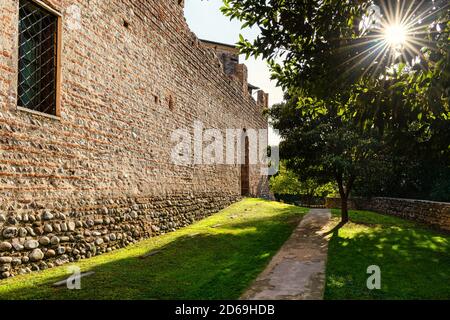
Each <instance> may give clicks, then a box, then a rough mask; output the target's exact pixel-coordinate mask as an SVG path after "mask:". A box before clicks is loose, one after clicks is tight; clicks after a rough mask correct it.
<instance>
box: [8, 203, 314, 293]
mask: <svg viewBox="0 0 450 320" xmlns="http://www.w3.org/2000/svg"><path fill="white" fill-rule="evenodd" d="M306 212H307V210H306V209H303V208H299V207H294V206H290V205H285V204H281V203H277V202H269V201H264V200H256V199H246V200H243V201H241V202H239V203H237V204H234V205H232V206H231V207H229V208H227V209H225V210H223V211H221V212H220V213H218V214H216V215H214V216H212V217H210V218H207V219H205V220H202V221H200V222H198V223H196V224H194V225H192V226H190V227H187V228H184V229H181V230H178V231H177V232H173V233H170V234H166V235H164V236H160V237H155V238H151V239H148V240H145V241H143V242H140V243H138V244H136V245H133V246H130V247H128V248H125V249H122V250H118V251H115V252H112V253H109V254H105V255H102V256H98V257H94V258H91V259H88V260H83V261H80V262H79V263H77V266H79V267H80V268H81V269H82V271H83V272H86V271H95V274H94V275H93V276H90V277H87V278H83V279H82V283H81V284H82V289H81V290H67V289H66V288H53V287H52V284H53V283H54V282H56V281H59V280H63V279H65V278H66V277H67V267H68V266H69V265H66V266H62V267H59V268H55V269H50V270H46V271H43V272H39V273H33V274H28V275H25V276H18V277H16V278H11V279H7V280H4V281H1V282H0V299H175V300H176V299H237V298H239V297H240V295H241V294H242V293H243V292H244V291H245V290H246V288H247V287H248V286H249V285H250V284H251V283H252V282H253V280H255V279H256V277H257V276H258V275H259V273H260V272H261V271H262V270H263V269H264V268H265V267H266V265H267V264H268V263H269V261H270V259H271V258H272V256H273V255H274V254H275V253H276V252H277V251H278V249H279V248H280V247H281V246H282V245H283V243H284V242H285V241H286V240H287V239H288V238H289V236H290V235H291V234H292V231H293V229H294V228H295V227H296V226H297V224H298V222H299V221H300V219H301V217H302V216H303V215H304V214H305V213H306ZM153 250H162V251H161V252H160V253H159V254H157V255H155V256H152V257H148V258H146V259H139V257H140V256H142V255H144V254H146V253H149V252H152V251H153Z"/></svg>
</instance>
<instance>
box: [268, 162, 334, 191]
mask: <svg viewBox="0 0 450 320" xmlns="http://www.w3.org/2000/svg"><path fill="white" fill-rule="evenodd" d="M270 189H271V191H272V192H273V193H275V194H279V195H304V196H310V197H319V198H325V197H326V196H328V195H329V194H331V193H334V192H336V188H335V186H334V184H333V183H327V184H321V183H318V182H317V181H315V180H313V179H306V180H302V181H300V180H299V179H298V175H297V174H296V173H295V172H294V171H292V170H288V169H286V167H285V166H284V165H283V164H281V166H280V171H279V173H278V174H277V175H276V176H274V177H272V178H271V179H270Z"/></svg>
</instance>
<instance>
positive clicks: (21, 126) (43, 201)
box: [0, 0, 267, 278]
mask: <svg viewBox="0 0 450 320" xmlns="http://www.w3.org/2000/svg"><path fill="white" fill-rule="evenodd" d="M18 2H19V1H18V0H1V1H0V22H1V26H2V27H1V28H0V278H6V277H10V276H14V275H17V274H23V273H28V272H31V271H35V270H42V269H46V268H50V267H53V266H57V265H62V264H64V263H67V262H69V261H71V262H72V261H76V260H78V259H83V258H89V257H92V256H94V255H98V254H101V253H104V252H109V251H111V250H114V249H118V248H121V247H124V246H126V245H128V244H130V243H134V242H137V241H139V240H141V239H144V238H147V237H150V236H155V235H159V234H161V233H165V232H168V231H173V230H175V229H177V228H180V227H183V226H186V225H188V224H190V223H192V222H194V221H195V220H199V219H202V218H204V217H206V216H208V215H210V214H212V213H215V212H217V211H218V210H220V209H222V208H224V207H226V206H227V205H229V204H231V203H233V202H235V201H236V200H238V199H239V198H240V195H241V194H240V174H241V171H240V167H239V166H238V165H232V166H229V165H209V166H176V165H174V164H172V163H171V161H170V155H171V150H172V147H173V143H171V141H170V135H171V133H172V131H173V130H175V129H179V128H192V126H193V123H194V121H196V120H198V121H201V122H203V123H204V125H205V127H208V128H218V129H225V128H238V129H242V128H254V129H260V128H262V129H267V120H266V119H265V118H264V117H263V116H262V111H263V110H262V109H263V108H264V107H265V105H264V103H257V102H255V101H254V99H253V98H252V97H251V96H250V95H248V94H247V93H246V92H245V90H243V86H242V81H245V79H240V80H241V81H237V79H236V77H233V76H227V75H226V74H225V73H224V71H223V68H222V66H221V64H220V62H219V60H218V59H217V57H216V56H215V54H214V52H213V51H211V49H207V48H206V47H204V46H203V45H202V44H201V43H200V42H199V40H198V39H197V38H196V37H195V35H194V34H193V33H192V32H191V31H190V30H189V28H188V26H187V24H186V21H185V19H184V15H183V1H178V0H164V1H162V0H160V1H157V0H145V1H144V0H108V1H104V0H90V1H85V0H48V1H44V2H45V3H47V4H48V5H50V6H51V7H53V8H54V9H56V10H57V11H59V12H60V13H61V14H62V16H63V49H62V52H63V53H62V89H61V91H62V92H61V94H62V104H61V117H60V119H59V120H58V119H51V118H47V117H41V116H37V115H33V114H29V113H27V112H23V111H19V110H17V108H16V100H17V88H16V87H17V54H18V53H17V52H18V48H17V46H18V40H17V39H18V35H17V33H18ZM78 8H79V9H80V10H78ZM77 12H81V25H77V24H76V22H77V20H76V18H77V17H76V14H77ZM74 21H75V23H74ZM79 27H81V28H79ZM250 182H251V183H250V184H251V193H252V195H254V196H263V195H265V194H267V178H265V177H261V176H260V174H259V167H258V166H251V169H250Z"/></svg>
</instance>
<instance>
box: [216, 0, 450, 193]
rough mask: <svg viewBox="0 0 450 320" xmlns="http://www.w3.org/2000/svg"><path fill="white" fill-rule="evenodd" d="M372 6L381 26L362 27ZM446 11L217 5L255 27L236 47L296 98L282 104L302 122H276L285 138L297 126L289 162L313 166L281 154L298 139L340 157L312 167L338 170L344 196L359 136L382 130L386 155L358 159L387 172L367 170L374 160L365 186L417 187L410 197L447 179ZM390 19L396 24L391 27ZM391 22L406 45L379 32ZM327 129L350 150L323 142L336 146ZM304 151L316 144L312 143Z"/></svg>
mask: <svg viewBox="0 0 450 320" xmlns="http://www.w3.org/2000/svg"><path fill="white" fill-rule="evenodd" d="M374 5H378V6H379V8H381V9H380V11H381V13H382V14H383V16H384V17H381V16H379V17H378V18H380V25H381V29H376V28H372V27H371V23H372V22H374V21H375V22H377V21H376V20H377V19H378V18H377V17H374V15H373V13H374V12H375V11H376V10H374ZM449 8H450V5H449V3H448V0H435V1H422V0H411V1H397V0H373V1H372V0H348V1H341V0H328V1H317V0H303V1H297V0H268V1H260V0H224V7H223V9H222V11H223V13H224V14H225V15H227V16H229V17H230V18H231V19H239V20H240V21H242V24H243V27H247V26H255V25H256V26H258V27H259V28H260V30H261V34H260V36H258V37H257V39H256V40H255V41H252V42H250V41H247V40H246V39H244V38H243V37H241V39H240V41H239V43H238V46H239V47H240V49H241V52H242V53H244V54H247V56H250V55H253V56H262V57H263V58H265V59H267V60H268V62H269V65H270V66H271V69H272V72H273V78H274V79H276V80H277V81H278V84H279V85H281V86H282V87H283V88H284V89H285V91H286V92H287V93H289V95H290V97H295V99H292V101H290V102H289V103H288V105H289V106H290V107H291V108H292V110H291V112H292V116H295V117H299V118H305V119H307V122H300V123H297V120H298V119H296V118H295V119H286V122H285V123H283V125H281V127H284V128H285V132H284V136H285V137H295V129H294V127H295V126H300V127H301V128H302V130H301V132H303V133H305V136H302V139H303V140H302V141H304V142H302V144H300V143H299V142H298V141H297V142H295V139H289V138H288V140H290V142H289V141H288V140H287V141H286V142H285V143H284V151H285V153H284V154H285V155H287V156H288V157H290V159H291V160H290V161H289V165H290V166H291V167H292V166H295V165H298V166H299V167H301V168H308V171H310V174H311V175H312V174H313V173H314V172H313V171H314V170H310V169H311V168H313V166H312V165H308V161H304V162H302V163H300V165H299V164H295V160H293V159H295V158H296V156H295V152H292V154H289V152H290V151H289V150H290V149H292V150H294V151H295V146H297V149H300V151H299V152H300V153H302V152H305V150H308V146H306V143H319V147H320V146H322V149H323V151H326V152H330V154H335V155H336V154H340V155H341V156H338V157H337V158H332V159H328V160H327V161H325V160H326V159H322V158H320V159H318V160H320V161H316V162H317V163H322V166H319V167H317V168H315V171H316V174H317V175H318V176H321V174H319V173H325V172H332V171H333V170H336V168H340V169H339V170H340V172H341V175H342V176H343V177H342V179H341V180H343V182H342V183H341V188H340V189H341V194H342V195H343V196H346V195H348V192H347V190H346V189H348V187H349V186H350V187H353V185H354V183H355V181H354V178H352V177H353V176H355V174H354V172H358V171H360V170H362V167H363V166H360V165H358V163H359V161H358V158H357V157H355V158H354V159H352V158H349V157H348V154H352V153H354V152H353V151H354V150H359V149H364V148H365V147H367V145H364V143H362V142H363V141H366V142H368V141H369V140H367V139H370V138H374V137H375V140H374V141H376V140H377V139H381V138H380V137H383V140H382V141H381V140H380V141H381V143H382V144H383V145H384V147H383V151H384V152H385V155H384V156H381V155H383V153H380V154H374V158H373V159H370V158H365V160H366V161H369V160H370V161H376V162H381V163H382V166H380V167H382V168H383V169H384V170H385V172H386V174H390V176H389V177H388V178H387V179H386V177H383V176H381V175H374V173H375V171H377V167H372V168H371V171H372V172H371V174H370V176H369V177H370V178H371V180H372V181H373V184H372V185H371V186H369V187H370V188H367V184H366V188H365V189H366V191H368V190H369V189H370V192H371V193H372V192H373V193H374V194H379V193H382V192H387V191H386V190H389V188H391V189H390V190H392V188H396V190H397V189H400V188H399V186H401V187H402V190H403V191H404V192H405V193H404V194H408V193H409V192H412V191H413V190H414V189H416V191H417V192H418V193H417V194H418V195H419V194H425V193H426V191H425V190H428V189H430V188H432V187H431V186H432V185H435V187H434V188H435V189H436V188H439V186H445V185H446V184H445V181H446V180H445V179H446V178H445V177H447V175H446V172H447V171H448V170H449V169H448V163H450V154H449V150H450V145H449V135H448V128H449V127H450V126H449V121H450V98H449V97H450V53H449V52H450V46H449V39H450V22H449V21H450V10H449ZM399 21H401V24H402V25H401V28H399V27H398V25H396V24H398V23H399ZM375 25H378V22H377V23H375ZM392 27H394V30H395V31H402V30H399V29H402V28H403V29H404V30H403V32H404V33H405V38H408V39H407V41H404V42H405V43H401V44H400V43H396V42H395V41H391V42H390V39H388V38H389V37H391V36H392V33H394V37H395V32H388V31H389V29H390V28H392ZM389 33H390V35H389ZM391 40H392V39H391ZM394 40H395V39H394ZM294 102H295V103H296V105H295V104H294ZM326 115H328V116H329V118H327V117H326ZM316 118H317V120H316ZM291 120H292V121H291ZM308 121H309V122H308ZM315 121H318V123H315ZM327 121H328V122H327ZM310 123H315V124H317V125H320V128H316V129H315V130H314V128H311V127H309V131H308V130H307V128H308V126H309V125H310ZM323 123H326V125H322V124H323ZM289 126H293V129H292V130H289V129H288V128H289ZM347 126H348V127H347ZM330 127H332V128H333V131H332V132H328V131H324V132H325V133H324V137H322V136H320V130H327V128H330ZM305 130H306V131H305ZM346 130H348V133H347V132H346ZM306 133H308V134H306ZM333 134H334V135H335V140H336V137H339V139H344V140H346V143H348V144H349V148H351V149H352V150H353V151H352V152H350V151H345V147H346V146H345V145H343V146H340V149H339V148H336V149H334V150H333V148H330V146H336V147H339V143H334V142H333V141H332V140H333V139H332V138H333ZM313 138H314V139H313ZM308 139H311V141H308ZM320 139H324V141H322V140H320ZM327 140H329V142H328V144H327V143H325V141H327ZM342 141H343V140H341V142H342ZM320 143H321V144H320ZM361 143H362V144H361ZM368 145H370V143H368ZM324 146H328V147H329V149H326V148H325V147H324ZM313 148H314V150H313V151H316V150H319V149H318V148H317V146H316V145H313ZM395 148H397V150H396V149H395ZM344 151H345V152H344ZM341 152H344V153H341ZM356 153H357V152H356ZM365 154H367V153H365ZM342 155H347V156H342ZM299 158H300V159H304V158H305V157H304V156H303V155H300V157H299ZM363 159H364V157H363ZM322 160H323V161H322ZM323 163H327V166H324V165H323ZM367 168H368V167H366V169H367ZM433 168H434V170H433ZM430 171H433V172H432V174H431V175H430ZM415 172H421V174H415ZM429 176H433V178H428V177H429ZM434 176H436V178H434ZM328 178H329V177H328ZM325 180H326V179H325ZM443 181H444V182H443ZM393 182H394V183H393ZM358 185H361V186H364V184H362V183H360V184H358ZM349 189H352V188H349ZM377 189H378V190H377ZM433 194H435V195H437V194H439V192H436V190H434V192H433Z"/></svg>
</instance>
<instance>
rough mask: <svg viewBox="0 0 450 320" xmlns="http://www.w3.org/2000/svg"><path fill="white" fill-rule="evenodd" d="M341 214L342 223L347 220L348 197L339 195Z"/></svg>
mask: <svg viewBox="0 0 450 320" xmlns="http://www.w3.org/2000/svg"><path fill="white" fill-rule="evenodd" d="M341 214H342V223H347V222H348V221H349V216H348V197H345V196H344V197H342V196H341Z"/></svg>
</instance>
